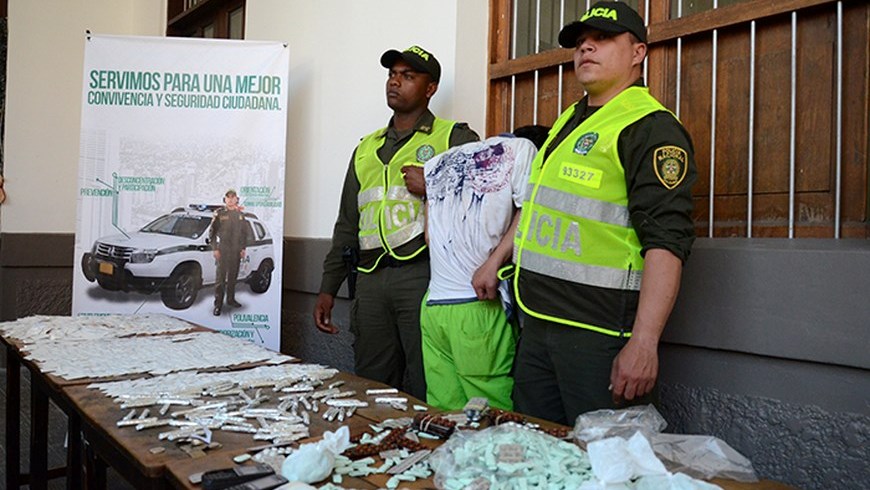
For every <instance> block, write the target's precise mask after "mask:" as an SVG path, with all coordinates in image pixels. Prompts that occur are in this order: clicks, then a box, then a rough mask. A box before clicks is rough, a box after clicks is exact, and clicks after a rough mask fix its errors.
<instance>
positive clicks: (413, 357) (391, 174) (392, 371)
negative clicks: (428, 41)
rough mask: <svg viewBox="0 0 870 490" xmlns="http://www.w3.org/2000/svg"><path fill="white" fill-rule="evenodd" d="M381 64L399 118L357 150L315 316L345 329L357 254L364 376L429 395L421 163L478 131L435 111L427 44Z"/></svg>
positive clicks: (355, 309)
mask: <svg viewBox="0 0 870 490" xmlns="http://www.w3.org/2000/svg"><path fill="white" fill-rule="evenodd" d="M381 66H383V67H384V68H386V69H388V70H389V72H388V76H387V83H386V98H387V105H388V106H389V107H390V109H392V110H393V117H392V118H391V119H390V121H389V123H388V125H387V126H386V127H384V128H381V129H378V130H377V131H374V132H372V133H370V134H368V135H367V136H364V137H363V138H362V140H361V141H360V143H359V145H358V146H357V147H356V149H355V150H354V153H353V156H352V157H351V160H350V165H349V166H348V170H347V174H346V176H345V180H344V188H343V190H342V194H341V203H340V204H339V211H338V218H337V219H336V222H335V228H334V229H333V234H332V247H331V249H330V251H329V253H328V254H327V256H326V259H325V260H324V263H323V278H322V282H321V286H320V294H319V295H318V298H317V303H316V304H315V306H314V323H315V325H316V326H317V328H318V329H319V330H321V331H323V332H326V333H331V334H335V333H338V331H339V329H338V327H337V326H336V325H335V324H333V322H332V309H333V305H334V303H335V296H336V294H338V290H339V288H340V287H341V284H342V283H343V282H344V280H345V279H346V278H348V268H347V265H346V264H345V262H344V257H353V258H354V261H355V262H357V263H356V264H354V265H355V266H356V267H357V270H358V272H359V275H358V276H357V280H356V296H355V297H354V299H353V303H352V305H351V313H350V330H351V332H352V333H353V335H354V342H353V349H354V368H355V371H356V374H358V375H360V376H363V377H366V378H370V379H373V380H375V381H380V382H383V383H387V384H389V385H391V386H394V387H396V388H400V389H403V390H404V391H406V392H408V393H410V394H411V395H414V396H416V397H417V398H420V399H425V396H426V383H425V379H424V376H423V360H422V351H421V339H420V303H421V301H422V298H423V294H424V293H425V291H426V287H427V286H428V283H429V254H428V250H427V249H426V244H425V239H424V237H423V231H424V228H423V224H424V221H423V219H424V214H423V212H422V206H423V199H422V196H423V195H425V185H424V183H423V175H422V165H423V163H425V162H426V160H428V159H430V158H432V157H433V156H435V155H436V154H437V153H441V152H443V151H445V150H446V149H448V148H450V147H452V146H456V145H461V144H463V143H468V142H470V141H477V140H478V136H477V134H476V133H475V132H474V131H472V130H471V129H469V128H468V126H467V125H466V124H464V123H456V122H454V121H448V120H444V119H441V118H438V117H435V116H434V115H433V114H432V113H431V112H430V111H429V100H430V99H431V97H432V96H433V95H435V92H436V91H437V90H438V81H439V80H440V77H441V65H440V64H439V63H438V60H437V59H436V58H435V56H434V55H433V54H432V53H430V52H429V51H427V50H425V49H423V48H421V47H420V46H411V47H410V48H408V49H406V50H404V51H397V50H389V51H387V52H385V53H384V54H383V56H381ZM356 251H358V253H356Z"/></svg>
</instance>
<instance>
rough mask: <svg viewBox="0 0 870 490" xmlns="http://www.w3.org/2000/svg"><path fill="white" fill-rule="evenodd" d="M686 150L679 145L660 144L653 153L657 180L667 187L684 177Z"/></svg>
mask: <svg viewBox="0 0 870 490" xmlns="http://www.w3.org/2000/svg"><path fill="white" fill-rule="evenodd" d="M687 161H688V156H686V150H684V149H682V148H680V147H679V146H662V147H661V148H656V151H655V152H654V153H653V168H654V169H655V172H656V177H658V179H659V182H661V183H662V185H664V186H665V187H667V188H668V189H673V188H674V187H676V186H678V185H680V182H682V181H683V179H684V178H685V177H686V163H687Z"/></svg>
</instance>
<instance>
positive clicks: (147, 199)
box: [73, 35, 289, 350]
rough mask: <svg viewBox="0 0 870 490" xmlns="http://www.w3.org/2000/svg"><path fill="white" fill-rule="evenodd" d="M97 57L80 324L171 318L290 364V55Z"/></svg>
mask: <svg viewBox="0 0 870 490" xmlns="http://www.w3.org/2000/svg"><path fill="white" fill-rule="evenodd" d="M85 48H86V49H85V67H84V88H83V97H82V99H83V107H82V136H81V156H80V164H79V180H78V194H79V206H78V223H77V227H76V249H75V250H76V252H75V254H76V255H75V261H76V265H77V267H76V268H75V273H74V274H73V314H75V315H104V314H110V313H122V314H136V313H138V314H144V313H164V314H170V315H173V316H176V317H179V318H183V319H185V320H189V321H192V322H194V323H196V324H199V325H203V326H206V327H210V328H213V329H216V330H219V331H221V332H222V333H225V334H227V335H230V336H233V337H238V338H242V339H247V340H250V341H253V342H256V343H260V344H263V345H265V346H266V347H269V348H271V349H274V350H278V349H279V347H280V323H281V288H280V284H281V277H280V274H279V272H280V271H281V263H282V248H281V243H282V240H281V239H280V237H281V236H283V233H284V228H283V227H284V223H283V218H284V212H283V206H284V161H285V155H284V154H285V150H286V121H287V117H286V116H287V112H286V106H287V98H286V93H285V92H286V90H285V88H286V86H287V76H288V70H289V57H288V54H287V47H286V46H285V45H284V44H283V43H273V42H253V41H226V40H191V39H184V40H178V39H172V38H142V37H120V36H99V35H90V36H89V37H88V38H87V40H86V41H85ZM276 237H277V238H276Z"/></svg>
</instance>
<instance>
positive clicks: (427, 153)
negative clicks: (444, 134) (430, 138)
mask: <svg viewBox="0 0 870 490" xmlns="http://www.w3.org/2000/svg"><path fill="white" fill-rule="evenodd" d="M434 156H435V148H433V147H432V145H423V146H421V147H419V148H417V161H418V162H420V163H426V162H428V161H429V159H430V158H432V157H434Z"/></svg>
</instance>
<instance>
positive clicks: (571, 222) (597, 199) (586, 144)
mask: <svg viewBox="0 0 870 490" xmlns="http://www.w3.org/2000/svg"><path fill="white" fill-rule="evenodd" d="M662 110H667V109H665V108H664V106H662V105H661V104H660V103H659V102H658V101H657V100H655V99H654V98H653V97H652V96H650V95H649V91H648V89H646V88H645V87H631V88H628V89H626V90H624V91H623V92H621V93H620V94H619V95H617V96H616V97H614V98H613V99H611V100H610V101H609V102H608V103H607V104H605V105H604V106H603V107H601V108H600V109H598V110H597V111H596V112H595V113H594V114H592V115H591V116H590V117H589V118H587V119H586V120H585V121H583V122H582V123H581V124H580V125H579V126H578V127H577V128H575V129H574V130H573V131H572V132H571V133H570V134H569V135H568V137H566V138H565V139H564V140H563V141H562V142H561V143H560V144H559V145H558V146H557V147H556V148H555V149H553V151H552V152H551V153H550V154H549V156H548V157H547V160H546V161H544V160H543V155H544V153H545V152H544V151H541V152H539V153H538V155H537V157H536V159H535V161H534V162H533V163H532V172H531V176H530V179H529V186H530V188H529V189H528V192H527V193H526V196H527V201H526V202H525V203H524V204H523V214H522V220H521V223H520V226H519V227H518V229H517V235H516V237H515V240H514V261H515V262H516V264H517V274H516V275H515V276H514V284H515V287H517V289H518V291H517V293H518V294H517V302H518V304H519V305H520V307H521V308H522V309H523V310H524V311H526V313H528V314H530V315H532V316H536V317H539V318H543V319H546V320H550V321H555V322H558V323H564V324H568V325H573V326H578V327H582V328H587V329H590V330H594V331H598V332H601V333H606V334H609V335H621V334H622V333H621V332H618V331H613V330H610V329H606V328H603V327H600V326H595V325H589V324H585V323H581V322H577V321H573V320H571V319H568V318H555V317H550V316H547V315H545V314H543V313H541V312H538V311H535V310H534V308H530V307H529V306H528V305H526V304H525V303H524V302H523V298H522V295H521V291H519V288H518V284H519V277H520V274H522V271H524V270H525V271H533V272H535V273H538V274H542V275H546V276H549V277H554V278H558V279H562V280H565V281H571V282H574V283H578V284H584V285H589V286H596V287H601V288H609V289H617V290H625V291H638V290H639V289H640V283H641V279H642V275H643V258H642V257H641V255H640V250H641V244H640V240H639V239H638V237H637V233H635V231H634V228H633V227H632V225H631V220H630V216H629V211H628V192H627V189H626V185H625V170H624V168H623V165H622V163H621V162H620V160H619V152H618V144H617V143H618V139H619V135H620V133H621V132H622V131H623V129H625V128H626V127H627V126H629V125H631V124H633V123H635V122H637V121H638V120H640V119H641V118H643V117H644V116H646V115H649V114H651V113H653V112H656V111H662ZM572 114H573V111H572V110H569V111H566V112H565V113H564V114H562V116H560V117H559V119H558V120H557V121H556V123H555V124H554V126H553V129H552V130H551V132H550V139H552V138H553V137H555V135H557V134H558V133H559V131H560V130H561V128H562V127H564V125H565V124H567V122H568V121H569V120H570V119H571V116H572ZM549 144H550V141H549V140H548V141H547V143H546V145H549ZM650 164H651V163H650Z"/></svg>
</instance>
